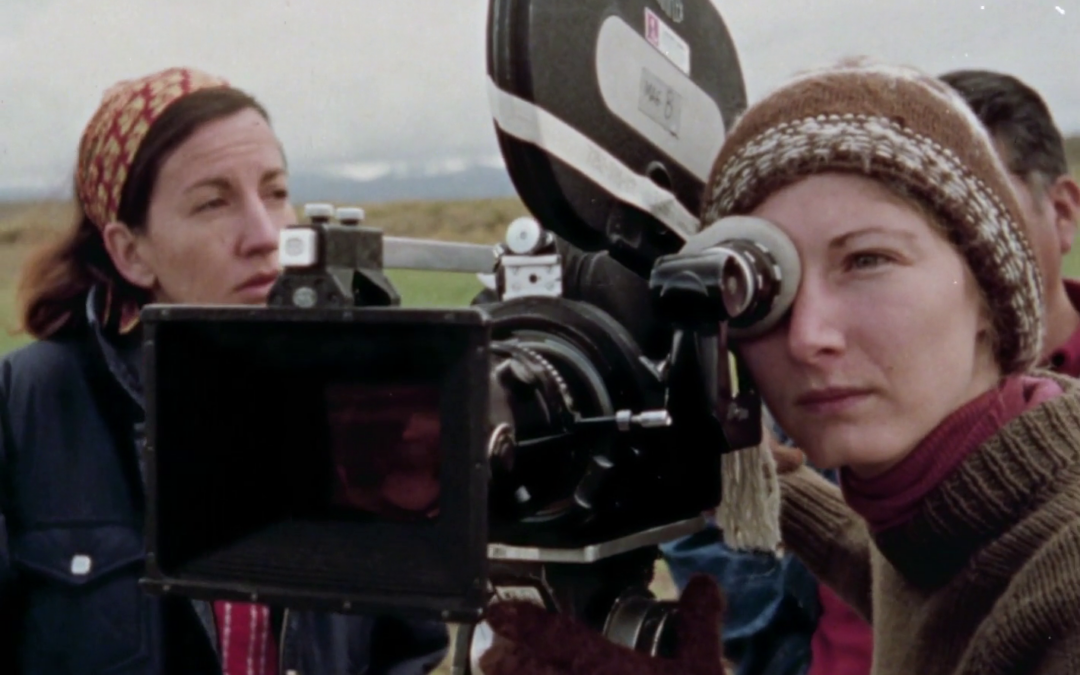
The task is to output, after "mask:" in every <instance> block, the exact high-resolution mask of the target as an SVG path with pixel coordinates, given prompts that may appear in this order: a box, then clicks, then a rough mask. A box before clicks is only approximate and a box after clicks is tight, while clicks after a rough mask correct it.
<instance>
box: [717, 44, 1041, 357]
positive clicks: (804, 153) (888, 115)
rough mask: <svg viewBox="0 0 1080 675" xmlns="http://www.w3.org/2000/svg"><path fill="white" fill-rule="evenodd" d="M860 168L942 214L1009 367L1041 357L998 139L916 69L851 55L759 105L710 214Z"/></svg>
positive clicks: (729, 142)
mask: <svg viewBox="0 0 1080 675" xmlns="http://www.w3.org/2000/svg"><path fill="white" fill-rule="evenodd" d="M826 171H851V172H856V173H860V174H863V175H866V176H869V177H871V178H878V179H882V180H886V181H889V182H891V183H894V184H895V183H899V184H900V185H901V186H903V187H904V188H906V190H905V191H906V192H908V193H910V194H911V195H912V196H914V197H915V198H916V199H918V200H920V201H922V202H923V203H924V204H925V206H926V207H928V208H929V209H930V210H931V212H933V213H935V214H936V215H937V216H938V220H939V221H940V224H941V225H942V226H943V227H944V229H945V233H946V235H947V236H948V237H949V239H951V241H952V242H953V244H954V245H955V246H956V247H957V249H958V250H959V251H960V252H961V254H962V255H964V256H965V258H966V259H967V262H968V265H969V266H970V267H971V269H972V271H973V273H974V276H975V279H976V280H977V281H978V283H979V286H980V287H981V289H982V292H983V294H984V296H985V299H986V301H987V302H988V305H989V307H990V310H991V313H992V315H993V321H994V324H995V328H996V329H997V334H998V344H997V359H998V362H999V363H1000V364H1001V367H1002V369H1003V370H1004V371H1005V372H1006V373H1013V372H1018V371H1023V370H1025V369H1026V368H1028V367H1029V366H1031V365H1032V364H1034V363H1035V362H1036V361H1037V360H1038V358H1039V354H1040V349H1041V333H1042V281H1041V277H1040V275H1039V270H1038V267H1037V263H1036V261H1035V258H1034V256H1033V255H1032V252H1031V249H1030V247H1029V244H1028V242H1027V240H1026V238H1025V235H1024V232H1023V229H1022V218H1023V216H1022V212H1021V210H1020V208H1019V205H1018V202H1017V199H1016V195H1015V193H1014V192H1013V188H1012V185H1011V183H1010V181H1009V177H1008V173H1007V170H1006V169H1005V166H1004V164H1003V163H1002V161H1001V160H1000V159H999V157H998V155H997V153H996V152H995V149H994V145H993V143H992V142H991V139H990V137H989V135H988V133H987V132H986V130H985V129H984V127H983V126H982V124H981V123H980V122H979V120H978V118H977V117H976V116H975V115H974V113H973V112H972V111H971V110H970V108H968V106H967V104H966V103H965V102H964V100H963V99H962V98H960V96H959V95H958V94H956V93H955V92H953V91H952V89H950V88H949V87H948V86H947V85H945V84H944V83H942V82H940V81H939V80H937V79H936V78H934V77H932V76H931V75H927V74H925V73H922V72H920V71H918V70H915V69H911V68H907V67H899V66H886V65H880V64H873V63H867V62H864V61H850V62H847V63H843V64H840V65H837V66H833V67H829V68H824V69H819V70H814V71H808V72H805V73H803V74H801V75H799V76H797V77H796V78H794V79H793V80H791V81H789V82H788V83H787V84H785V85H783V86H782V87H780V88H779V89H778V90H776V91H774V92H772V93H771V94H769V95H768V96H766V97H765V98H764V99H762V100H761V101H760V102H758V103H757V104H756V105H753V106H751V107H750V108H749V109H748V110H747V111H746V112H745V113H744V114H743V116H742V117H741V118H740V119H739V121H738V122H737V123H736V125H735V126H734V128H733V129H732V130H731V134H730V135H729V136H728V138H727V139H726V140H725V142H724V145H723V147H722V148H721V150H720V154H719V156H718V158H717V161H716V163H715V165H714V167H713V172H712V175H711V176H710V179H709V183H708V185H707V186H706V192H705V199H704V202H705V205H704V209H703V213H702V222H703V223H711V222H714V221H715V220H717V219H718V218H721V217H724V216H728V215H737V214H746V213H747V212H749V211H751V210H753V209H754V208H755V207H756V206H758V205H759V204H760V203H761V202H762V201H764V200H765V199H766V198H767V197H768V196H769V195H770V194H771V193H773V192H775V191H776V190H778V189H780V188H782V187H784V186H786V185H788V184H791V183H793V182H795V181H796V180H798V179H799V178H802V177H805V176H807V175H810V174H814V173H822V172H826Z"/></svg>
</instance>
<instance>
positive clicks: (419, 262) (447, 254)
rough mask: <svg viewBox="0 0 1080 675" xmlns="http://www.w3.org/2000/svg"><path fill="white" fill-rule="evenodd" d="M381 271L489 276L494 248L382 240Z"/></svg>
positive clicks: (409, 239) (430, 241)
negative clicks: (401, 270) (414, 271)
mask: <svg viewBox="0 0 1080 675" xmlns="http://www.w3.org/2000/svg"><path fill="white" fill-rule="evenodd" d="M383 268H384V269H407V270H433V271H440V272H473V273H477V274H490V273H492V272H493V271H494V270H495V247H494V246H490V245H485V244H466V243H462V242H456V241H432V240H430V239H413V238H411V237H383Z"/></svg>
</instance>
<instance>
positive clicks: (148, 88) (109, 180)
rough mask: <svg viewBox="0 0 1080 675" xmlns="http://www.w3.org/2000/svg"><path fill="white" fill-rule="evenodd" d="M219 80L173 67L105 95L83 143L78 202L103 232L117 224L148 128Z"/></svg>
mask: <svg viewBox="0 0 1080 675" xmlns="http://www.w3.org/2000/svg"><path fill="white" fill-rule="evenodd" d="M227 86H229V83H228V82H227V81H225V80H224V79H222V78H220V77H216V76H214V75H209V74H207V73H203V72H200V71H197V70H193V69H190V68H169V69H167V70H162V71H159V72H156V73H152V74H150V75H147V76H145V77H142V78H139V79H137V80H124V81H122V82H118V83H117V84H115V85H113V86H112V87H110V88H109V90H108V91H106V92H105V96H104V97H102V100H101V105H100V106H99V107H98V109H97V112H95V113H94V116H93V117H92V118H91V119H90V123H89V124H87V125H86V130H85V131H84V132H83V135H82V140H81V141H80V143H79V167H78V169H77V173H76V185H77V186H78V191H79V200H80V201H81V202H82V206H83V209H84V210H85V212H86V215H87V216H88V217H89V218H90V220H91V221H92V222H93V223H94V224H95V225H97V226H98V227H99V228H104V227H105V225H107V224H108V223H110V222H112V221H114V220H116V212H117V210H118V209H119V208H120V195H121V193H122V192H123V189H124V182H125V181H126V180H127V175H128V171H129V170H130V169H131V162H132V160H134V159H135V153H136V152H138V150H139V146H140V145H141V144H142V141H143V139H144V138H145V137H146V132H147V131H149V129H150V126H151V125H152V124H153V123H154V122H155V121H156V120H157V119H158V118H159V117H161V113H163V112H164V111H165V109H166V108H168V107H169V106H170V105H171V104H173V103H175V102H176V101H177V100H178V99H180V98H183V97H184V96H186V95H188V94H190V93H192V92H194V91H198V90H200V89H208V88H211V87H227Z"/></svg>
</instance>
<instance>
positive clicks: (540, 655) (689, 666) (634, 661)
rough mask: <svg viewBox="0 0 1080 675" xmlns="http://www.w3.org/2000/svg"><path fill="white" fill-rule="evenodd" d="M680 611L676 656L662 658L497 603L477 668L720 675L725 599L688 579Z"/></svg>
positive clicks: (705, 583) (521, 673) (491, 672)
mask: <svg viewBox="0 0 1080 675" xmlns="http://www.w3.org/2000/svg"><path fill="white" fill-rule="evenodd" d="M678 610H679V611H678V617H677V621H678V622H677V627H676V631H677V632H676V636H677V645H678V646H677V653H676V655H675V657H674V658H661V657H652V656H648V655H646V654H643V653H641V652H637V651H634V650H632V649H629V648H628V647H624V646H622V645H617V644H615V643H614V642H611V641H610V640H608V639H607V638H605V637H604V636H603V635H601V634H600V633H598V632H596V631H594V630H592V629H590V628H588V627H586V626H585V625H584V624H582V623H581V622H580V621H578V620H577V619H574V618H572V617H569V616H567V615H565V614H555V613H552V612H548V611H546V610H544V609H543V608H541V607H539V606H537V605H534V604H531V603H529V602H525V601H508V602H498V603H495V604H494V605H492V606H491V607H490V608H488V611H487V613H486V617H485V618H486V620H487V622H488V624H489V625H490V626H491V628H492V630H493V632H494V633H495V640H494V642H493V644H492V646H491V648H490V649H489V650H488V651H487V653H485V654H484V655H483V656H482V657H481V659H480V666H481V668H482V669H483V671H484V675H723V674H724V672H725V670H724V661H723V647H722V645H721V639H720V637H721V636H720V633H721V629H720V626H721V621H722V620H723V613H724V599H723V595H722V594H721V592H720V587H719V586H718V585H717V583H716V581H715V580H714V579H713V578H712V577H709V576H704V575H696V576H694V577H692V578H691V579H690V583H689V584H687V586H686V590H684V591H683V593H682V596H681V597H680V598H679V603H678Z"/></svg>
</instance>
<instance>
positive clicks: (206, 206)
mask: <svg viewBox="0 0 1080 675" xmlns="http://www.w3.org/2000/svg"><path fill="white" fill-rule="evenodd" d="M222 206H225V200H224V199H222V198H221V197H215V198H214V199H208V200H206V201H205V202H201V203H200V204H199V205H198V206H196V207H195V212H196V213H202V212H204V211H210V210H212V209H217V208H221V207H222Z"/></svg>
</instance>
